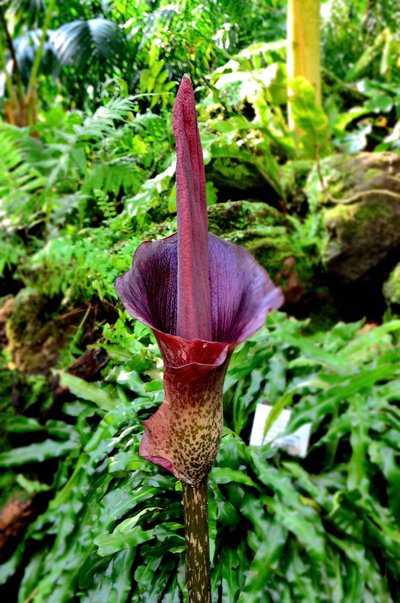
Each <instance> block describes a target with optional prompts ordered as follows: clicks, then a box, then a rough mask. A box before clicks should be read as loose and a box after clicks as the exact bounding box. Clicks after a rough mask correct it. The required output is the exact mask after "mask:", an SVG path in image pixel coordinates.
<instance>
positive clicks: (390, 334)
mask: <svg viewBox="0 0 400 603" xmlns="http://www.w3.org/2000/svg"><path fill="white" fill-rule="evenodd" d="M3 6H4V9H6V10H5V15H6V17H7V22H8V23H9V26H10V31H11V35H12V37H13V40H14V44H15V48H16V50H17V57H18V62H19V64H20V66H21V77H22V85H23V86H26V84H27V82H28V80H29V74H30V72H31V68H32V64H33V60H34V56H35V52H36V50H37V48H38V45H39V43H40V39H41V31H42V30H41V28H42V26H43V20H44V15H45V9H46V5H45V3H44V2H41V1H36V0H35V1H33V0H27V1H26V2H25V1H23V2H22V1H19V2H8V3H6V4H3ZM47 6H48V5H47ZM323 15H324V19H323V25H322V30H321V35H322V44H323V51H324V52H323V68H324V70H323V76H324V77H323V86H324V106H323V107H319V106H318V105H317V104H316V103H315V100H314V97H313V94H312V90H311V89H310V87H309V85H308V84H307V82H305V81H304V80H302V79H298V80H296V81H294V82H291V83H290V86H291V88H292V92H293V94H294V96H293V99H294V100H293V117H294V120H295V124H296V126H297V134H294V133H293V132H291V131H290V130H289V128H288V126H287V110H286V103H287V86H288V82H287V77H286V67H285V59H286V54H285V53H286V47H285V40H284V36H285V16H286V2H284V1H283V0H282V1H281V0H263V2H262V3H261V4H260V3H258V2H257V3H256V2H253V1H251V0H245V2H243V1H242V2H240V3H238V2H236V1H234V0H232V1H229V2H224V3H219V2H213V1H209V2H204V3H200V2H197V1H193V0H187V1H185V2H180V3H177V4H174V5H171V4H168V3H167V2H164V1H153V2H145V1H140V2H137V3H125V2H118V1H116V2H112V3H100V2H87V1H80V2H75V1H73V2H68V3H56V6H55V9H54V14H53V15H52V20H51V27H50V28H49V29H48V31H47V33H46V43H45V48H44V55H43V60H42V63H41V68H40V72H39V73H40V75H39V79H38V82H37V84H38V87H37V89H38V95H37V106H36V108H37V115H38V118H37V120H36V122H35V123H34V124H33V125H31V126H30V127H22V128H17V127H15V126H12V125H10V124H9V123H7V120H6V119H5V120H4V121H2V122H1V124H0V146H1V149H2V152H1V155H0V197H1V208H0V211H1V214H0V245H1V256H0V295H1V296H3V295H4V298H1V303H0V310H1V312H0V342H1V344H2V348H1V363H0V412H1V413H2V426H1V431H0V466H1V468H2V470H3V471H2V475H1V477H0V484H1V489H2V491H3V492H4V496H2V498H1V502H2V503H4V502H6V500H7V498H8V497H9V495H11V494H16V495H17V496H19V497H20V498H21V497H22V499H23V500H24V501H25V500H28V501H29V500H31V501H33V503H32V504H33V505H34V506H35V509H34V513H33V516H32V517H31V518H30V519H31V521H30V522H29V525H27V526H25V529H24V530H21V531H20V533H19V535H18V538H16V539H15V541H13V543H12V546H10V547H9V548H8V549H7V550H6V551H5V553H4V554H3V557H2V558H1V562H2V563H1V565H0V583H1V587H0V588H1V589H2V590H1V592H2V594H4V597H5V600H7V601H18V602H20V603H26V602H27V601H32V602H33V603H42V602H43V603H44V602H46V603H48V602H52V601H54V603H55V602H57V603H60V602H63V601H65V602H66V603H67V602H68V603H69V602H71V601H81V602H85V603H89V602H96V603H100V602H102V601H104V602H105V601H107V602H110V603H113V602H118V603H123V602H139V601H140V602H142V601H147V602H149V603H153V602H154V603H155V602H156V601H163V602H165V603H168V602H176V601H182V600H186V591H185V575H184V536H183V525H182V506H181V492H180V491H179V488H180V487H179V484H176V483H175V480H174V479H173V478H172V477H171V476H170V475H167V474H166V473H165V472H163V471H162V470H159V469H157V468H156V467H154V466H152V465H150V464H149V463H146V462H144V461H143V459H141V458H140V457H139V456H138V446H139V440H140V437H141V433H142V426H141V422H142V421H143V420H144V419H146V418H147V417H148V416H149V415H150V414H151V413H152V412H154V409H155V408H156V407H157V405H158V404H159V403H160V402H161V399H162V396H163V391H162V373H161V366H162V365H161V361H160V357H159V353H158V350H157V347H156V345H155V341H154V339H153V337H152V335H151V334H150V333H149V332H148V331H147V330H146V329H145V328H143V327H142V326H141V325H139V324H137V323H136V324H135V323H134V322H133V321H131V320H130V319H129V318H128V317H127V316H126V314H125V312H123V311H122V309H121V307H120V306H119V305H118V300H117V298H116V294H115V292H114V288H113V281H114V279H115V277H116V276H117V275H119V274H121V273H122V272H123V271H125V270H127V269H128V268H129V267H130V265H131V260H132V255H133V253H134V251H135V249H136V247H137V245H138V244H139V243H140V242H141V241H142V240H144V239H146V238H158V237H163V236H168V235H169V234H171V233H172V232H174V230H175V209H176V208H175V189H174V173H175V163H174V161H175V156H174V142H173V136H172V127H171V107H172V103H173V99H174V93H175V90H176V87H177V84H178V82H179V80H180V78H181V76H182V74H183V73H189V74H190V75H191V76H192V77H193V80H194V81H195V83H196V97H197V99H198V101H199V103H198V114H199V121H200V130H201V137H202V143H203V149H204V158H205V163H206V170H207V180H208V183H207V187H208V188H207V192H208V203H209V205H210V208H209V212H210V225H212V228H214V229H215V231H216V232H217V233H218V234H220V235H221V236H225V237H226V238H228V239H229V240H233V241H234V242H239V243H243V244H246V245H249V248H251V250H252V252H253V253H255V254H256V255H257V254H259V255H257V257H259V258H260V260H264V259H265V257H267V259H266V260H265V262H266V263H267V264H268V269H269V270H270V271H271V274H272V275H273V277H274V278H281V279H283V280H282V281H281V282H282V283H283V285H285V284H287V283H286V281H288V282H289V281H290V279H291V275H290V274H289V275H286V273H285V271H284V269H283V268H282V262H283V260H282V258H286V257H287V256H288V255H289V256H294V257H295V258H296V261H297V265H296V270H297V276H298V277H299V278H300V280H301V286H302V288H303V289H304V290H305V291H306V292H307V295H308V296H309V297H308V300H309V301H308V302H307V304H308V305H307V304H306V305H305V309H304V308H302V307H301V306H300V305H299V304H297V305H296V304H294V306H292V307H291V309H292V308H293V307H294V309H295V311H296V316H297V317H296V318H295V317H292V318H288V317H287V316H286V315H285V314H281V313H274V314H273V315H271V316H270V317H269V318H268V321H267V324H266V327H265V329H263V330H262V331H260V332H259V333H258V334H257V335H255V336H254V337H253V338H252V339H251V340H250V341H248V342H247V343H246V344H244V345H242V346H241V347H240V348H239V349H238V350H237V352H236V353H235V354H234V356H233V359H232V362H231V365H230V369H229V373H228V377H227V380H226V385H225V393H224V411H225V421H226V425H225V432H224V438H223V441H222V446H221V451H220V454H219V457H218V460H217V463H216V466H215V468H214V470H213V472H212V475H211V482H210V536H211V553H212V564H213V574H212V580H213V593H214V600H215V603H216V602H217V601H218V602H220V601H221V602H223V603H225V602H234V601H235V602H240V603H251V602H253V601H254V603H257V602H259V601H280V602H281V601H282V602H288V603H289V602H292V601H304V602H306V601H307V602H315V603H320V602H331V601H337V602H338V603H339V602H342V601H344V602H348V603H358V602H359V601H370V602H371V603H372V602H374V603H376V602H382V603H386V602H388V601H397V600H398V599H399V591H398V583H399V573H400V569H399V558H400V550H399V549H400V543H399V533H398V522H399V519H400V518H399V513H400V494H399V492H400V489H399V486H400V470H399V465H398V460H399V458H398V457H399V446H398V441H399V438H398V433H399V421H400V417H399V409H398V402H399V391H400V382H399V381H400V376H399V369H398V367H399V350H400V347H399V329H400V322H399V320H398V319H396V317H395V315H394V314H393V311H389V310H388V311H387V312H386V315H385V316H384V317H383V320H382V321H381V324H380V326H377V325H371V324H370V323H369V322H366V321H365V320H364V319H363V320H359V321H358V322H352V323H345V322H343V321H342V320H340V318H341V317H340V313H339V311H338V310H337V309H336V308H334V307H333V304H332V303H331V297H330V296H329V295H330V293H329V291H328V292H327V289H326V285H325V282H324V278H325V267H324V265H323V262H322V260H321V255H322V249H323V248H324V245H325V237H326V233H325V231H324V227H323V224H322V221H321V215H320V212H319V208H318V200H317V192H316V188H317V185H318V182H319V178H318V165H319V163H318V162H319V160H320V159H321V158H324V157H328V156H329V155H330V154H332V153H333V152H337V151H340V152H342V153H350V154H352V153H357V152H359V151H363V150H368V151H378V152H379V151H384V150H392V151H394V152H397V151H398V148H399V133H400V126H399V123H400V122H399V119H400V118H399V114H398V107H399V102H398V100H399V96H400V77H399V54H398V48H399V45H398V35H399V34H398V31H399V27H398V25H399V16H398V11H396V7H395V6H393V5H392V3H391V2H390V1H388V2H382V3H378V2H369V3H366V2H363V1H361V0H360V1H359V2H347V1H344V0H343V1H341V2H325V3H323ZM344 23H346V26H345V27H344V25H343V24H344ZM171 32H173V35H171ZM1 45H2V46H1V48H2V53H3V54H4V55H5V56H6V61H7V62H8V69H9V71H10V75H11V77H12V78H13V82H14V83H15V82H16V78H17V75H16V73H15V69H14V71H12V65H11V64H10V56H9V54H8V52H7V51H6V42H5V38H4V36H3V35H2V36H1ZM2 68H3V67H2ZM3 84H4V82H3ZM8 100H9V99H8V97H7V91H6V86H5V85H3V88H2V102H3V105H2V108H3V110H4V114H5V115H6V109H7V101H8ZM237 201H238V202H243V201H246V203H247V205H246V204H243V205H242V206H241V207H243V208H244V209H243V210H242V211H243V213H242V214H240V213H239V212H238V210H237V208H238V207H239V205H235V202H237ZM219 212H221V213H219ZM221 216H222V218H221ZM250 245H251V247H250ZM282 273H283V275H282ZM285 279H286V280H285ZM11 294H12V300H11V301H12V302H13V303H14V309H12V310H11V315H10V316H5V318H3V314H4V315H5V314H6V312H5V310H4V308H7V305H6V304H7V303H9V301H10V298H11ZM310 300H311V301H310ZM16 308H17V309H18V308H19V309H18V310H17V309H16ZM304 316H307V318H304ZM4 324H5V325H6V326H5V328H3V326H4ZM85 352H89V353H93V354H94V355H96V354H98V355H101V354H106V355H107V357H108V363H107V365H106V366H104V365H105V363H104V365H103V364H102V365H101V369H102V370H101V371H100V370H99V371H98V372H97V373H96V374H95V375H94V376H93V375H92V376H91V378H90V379H89V380H86V379H84V378H82V376H80V375H79V372H75V373H74V372H73V371H71V370H70V367H71V365H73V363H74V362H76V361H77V360H78V361H79V360H80V359H81V358H82V354H83V353H85ZM96 358H97V356H96ZM265 401H268V402H269V403H270V404H271V405H273V412H272V415H271V416H272V419H271V421H270V422H269V425H268V428H269V429H270V428H271V425H272V420H276V418H277V417H278V415H279V413H280V412H281V411H282V410H283V409H284V408H291V409H292V410H293V414H292V417H291V421H290V423H289V425H288V428H287V432H288V433H291V432H293V431H294V430H295V429H297V428H298V427H299V426H301V425H303V424H305V423H311V424H312V436H311V444H310V450H309V453H308V456H307V458H306V459H299V458H296V457H292V456H289V455H288V454H287V453H286V452H285V451H284V450H280V449H277V448H275V447H273V446H271V445H268V446H264V447H261V448H254V447H249V446H248V441H249V435H250V430H251V425H252V421H253V417H254V412H255V408H256V405H257V404H258V403H263V402H265Z"/></svg>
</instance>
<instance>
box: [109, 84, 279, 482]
mask: <svg viewBox="0 0 400 603" xmlns="http://www.w3.org/2000/svg"><path fill="white" fill-rule="evenodd" d="M173 128H174V134H175V140H176V201H177V234H174V235H172V236H170V237H167V238H165V239H162V240H158V241H146V242H144V243H142V244H141V245H140V246H139V247H138V249H137V250H136V253H135V255H134V258H133V264H132V269H131V270H129V271H128V272H126V273H125V274H123V275H122V276H120V277H119V278H117V280H116V282H115V288H116V291H117V293H118V295H119V297H120V299H121V301H122V303H123V304H124V306H125V308H126V310H127V311H128V313H129V314H130V315H131V316H133V317H134V318H136V319H137V320H139V321H140V322H142V323H144V324H146V325H147V326H149V327H150V328H151V329H152V331H153V332H154V334H155V337H156V339H157V342H158V345H159V347H160V351H161V354H162V357H163V361H164V365H165V374H164V390H165V398H164V401H163V403H162V404H161V406H160V407H159V409H158V410H157V411H156V412H155V414H153V416H152V417H151V418H150V419H149V420H147V421H145V423H144V427H145V432H144V436H143V438H142V441H141V445H140V454H141V456H143V457H144V458H146V459H148V460H149V461H151V462H152V463H154V464H156V465H161V466H162V467H164V468H165V469H167V470H168V471H170V472H172V473H173V474H174V475H175V476H176V477H177V478H178V479H180V480H181V481H182V482H184V483H187V484H190V485H192V486H193V485H195V484H197V483H199V482H201V481H202V480H203V479H204V477H206V476H207V475H208V473H209V471H210V469H211V466H212V464H213V462H214V460H215V457H216V455H217V452H218V448H219V444H220V439H221V433H222V425H223V417H222V388H223V382H224V377H225V373H226V370H227V367H228V363H229V359H230V357H231V354H232V351H233V350H234V348H235V347H236V346H237V345H238V344H239V343H240V342H242V341H244V340H245V339H247V338H248V337H249V336H250V335H252V334H253V333H254V332H255V331H256V330H257V329H259V328H260V327H261V326H262V325H263V324H264V322H265V318H266V315H267V313H268V312H269V311H270V310H272V309H275V308H279V307H280V306H281V304H282V302H283V296H282V293H281V290H280V289H279V288H277V287H275V285H274V284H273V282H272V281H271V279H270V278H269V276H268V274H267V272H266V271H265V270H264V269H263V268H262V267H261V266H260V265H259V264H258V263H257V262H256V260H255V259H254V258H253V256H252V255H251V254H250V253H249V252H248V251H247V250H246V249H243V248H242V247H239V246H237V245H233V244H232V243H229V242H227V241H224V240H223V239H221V238H219V237H217V236H215V235H213V234H210V233H209V232H208V222H207V204H206V180H205V170H204V163H203V155H202V149H201V144H200V135H199V130H198V126H197V118H196V106H195V99H194V93H193V88H192V83H191V81H190V78H189V77H187V76H184V77H183V79H182V83H181V85H180V87H179V90H178V93H177V96H176V101H175V105H174V109H173Z"/></svg>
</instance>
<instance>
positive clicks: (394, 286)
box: [383, 264, 400, 312]
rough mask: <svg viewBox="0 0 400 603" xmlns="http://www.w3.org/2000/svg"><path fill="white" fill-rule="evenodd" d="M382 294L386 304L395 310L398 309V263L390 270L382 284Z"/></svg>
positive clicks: (399, 280)
mask: <svg viewBox="0 0 400 603" xmlns="http://www.w3.org/2000/svg"><path fill="white" fill-rule="evenodd" d="M383 295H384V297H385V300H386V303H387V304H388V306H390V307H391V308H393V309H394V310H395V311H396V312H398V311H399V310H400V264H397V266H396V268H395V269H394V270H392V272H391V273H390V276H389V278H388V280H387V281H386V282H385V284H384V285H383Z"/></svg>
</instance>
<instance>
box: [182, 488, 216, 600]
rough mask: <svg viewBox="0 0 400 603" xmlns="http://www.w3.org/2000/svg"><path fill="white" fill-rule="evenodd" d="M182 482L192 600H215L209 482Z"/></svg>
mask: <svg viewBox="0 0 400 603" xmlns="http://www.w3.org/2000/svg"><path fill="white" fill-rule="evenodd" d="M182 485H183V511H184V516H185V540H186V576H187V587H188V603H211V583H210V547H209V540H208V482H207V478H205V479H203V481H201V482H200V483H198V484H197V485H196V486H190V485H189V484H182Z"/></svg>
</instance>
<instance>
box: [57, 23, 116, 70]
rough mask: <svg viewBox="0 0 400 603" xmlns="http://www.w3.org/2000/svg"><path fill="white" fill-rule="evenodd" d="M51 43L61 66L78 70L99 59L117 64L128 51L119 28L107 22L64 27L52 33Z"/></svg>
mask: <svg viewBox="0 0 400 603" xmlns="http://www.w3.org/2000/svg"><path fill="white" fill-rule="evenodd" d="M51 41H52V45H53V48H54V51H55V53H56V56H57V57H58V60H59V61H60V63H61V64H62V65H73V66H75V67H76V68H79V69H82V68H83V67H84V66H85V65H87V64H88V63H89V62H90V61H92V60H93V59H96V58H97V59H103V60H105V61H109V62H111V63H116V62H117V61H118V60H119V59H120V58H121V57H122V55H123V51H124V49H125V47H126V39H125V36H124V34H123V32H122V31H121V29H120V28H119V27H118V25H117V24H116V23H114V22H113V21H109V20H108V19H104V18H96V19H88V20H87V21H84V20H78V21H72V22H70V23H65V24H64V25H62V26H61V27H59V28H58V29H57V30H56V31H54V32H53V33H52V35H51Z"/></svg>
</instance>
